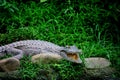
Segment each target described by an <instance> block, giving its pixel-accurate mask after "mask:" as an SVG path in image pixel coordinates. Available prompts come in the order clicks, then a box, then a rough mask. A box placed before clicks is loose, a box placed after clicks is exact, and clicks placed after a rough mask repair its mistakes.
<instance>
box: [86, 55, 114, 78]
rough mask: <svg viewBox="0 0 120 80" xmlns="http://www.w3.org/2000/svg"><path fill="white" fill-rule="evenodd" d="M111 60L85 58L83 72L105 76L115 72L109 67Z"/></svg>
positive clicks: (93, 75) (95, 75) (92, 75)
mask: <svg viewBox="0 0 120 80" xmlns="http://www.w3.org/2000/svg"><path fill="white" fill-rule="evenodd" d="M110 65H111V62H110V61H109V60H107V59H105V58H99V57H95V58H85V68H84V69H85V72H86V74H87V75H89V76H91V77H106V76H110V75H111V74H113V73H115V69H114V68H112V67H110Z"/></svg>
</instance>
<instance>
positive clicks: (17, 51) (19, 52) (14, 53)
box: [6, 48, 24, 59]
mask: <svg viewBox="0 0 120 80" xmlns="http://www.w3.org/2000/svg"><path fill="white" fill-rule="evenodd" d="M6 53H7V54H10V55H12V57H11V58H16V59H21V58H23V54H24V51H22V50H20V49H16V48H8V49H7V50H6Z"/></svg>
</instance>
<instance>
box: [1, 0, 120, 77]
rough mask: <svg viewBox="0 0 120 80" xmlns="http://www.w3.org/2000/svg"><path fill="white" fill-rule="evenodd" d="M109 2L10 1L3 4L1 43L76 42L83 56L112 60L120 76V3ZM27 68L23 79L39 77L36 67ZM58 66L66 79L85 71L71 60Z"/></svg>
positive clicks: (25, 67) (65, 43) (24, 69)
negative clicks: (21, 41) (33, 41)
mask: <svg viewBox="0 0 120 80" xmlns="http://www.w3.org/2000/svg"><path fill="white" fill-rule="evenodd" d="M3 1H4V0H3ZM108 2H109V1H108ZM108 2H107V1H106V2H101V1H99V0H96V1H93V0H91V1H89V0H85V1H77V0H74V1H72V0H66V1H64V2H62V0H54V1H53V0H48V1H47V2H45V3H39V2H35V1H28V2H25V3H23V2H19V4H18V2H17V1H14V0H13V1H8V2H7V4H5V5H2V6H1V7H0V11H2V12H1V13H0V24H1V25H0V45H4V44H7V43H10V42H14V41H18V40H26V39H39V40H46V41H50V42H53V43H55V44H58V45H61V46H65V45H76V46H78V48H81V49H82V50H83V53H84V54H83V55H82V56H80V57H81V58H82V59H84V58H86V57H104V58H107V59H109V60H110V61H111V62H112V66H113V67H115V68H116V69H117V71H118V74H117V76H118V77H119V76H120V73H119V72H120V69H119V66H120V59H119V57H120V55H119V53H120V45H119V44H120V43H119V42H120V39H119V36H120V35H119V31H118V29H119V27H118V26H119V17H120V14H119V7H120V6H119V5H118V4H117V2H109V3H108ZM23 62H24V61H23ZM28 65H29V66H28ZM63 65H64V66H65V67H64V68H63V67H62V66H63ZM46 66H47V65H46ZM54 66H56V65H54ZM23 67H24V68H21V70H22V71H23V75H24V76H23V78H26V77H31V78H33V77H35V74H36V73H37V70H36V66H35V67H34V65H32V64H31V63H28V62H26V63H25V65H23ZM56 68H58V71H59V73H60V74H61V76H62V78H69V79H70V78H71V77H72V78H76V76H78V75H79V74H81V73H82V71H81V73H79V72H78V71H79V70H78V71H77V70H76V69H79V68H80V69H81V67H80V66H79V67H78V66H72V65H71V64H70V63H68V62H63V63H61V64H57V66H56ZM29 72H30V73H29ZM66 73H69V74H70V75H68V74H66ZM76 73H77V74H76ZM30 75H32V76H30ZM65 76H66V77H65Z"/></svg>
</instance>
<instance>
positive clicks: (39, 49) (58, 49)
mask: <svg viewBox="0 0 120 80" xmlns="http://www.w3.org/2000/svg"><path fill="white" fill-rule="evenodd" d="M47 52H49V53H56V54H58V55H60V56H62V57H63V58H64V59H66V60H69V61H72V62H76V60H73V59H72V58H71V55H70V54H72V55H74V54H76V55H77V56H79V55H78V53H81V50H79V49H78V48H77V47H76V46H69V47H62V46H58V45H56V44H53V43H51V42H47V41H42V40H23V41H18V42H13V43H11V44H8V45H4V46H1V47H0V57H1V56H5V55H6V54H11V55H13V58H17V59H21V58H22V57H23V55H35V54H40V53H47ZM67 55H69V56H67ZM77 63H80V62H77Z"/></svg>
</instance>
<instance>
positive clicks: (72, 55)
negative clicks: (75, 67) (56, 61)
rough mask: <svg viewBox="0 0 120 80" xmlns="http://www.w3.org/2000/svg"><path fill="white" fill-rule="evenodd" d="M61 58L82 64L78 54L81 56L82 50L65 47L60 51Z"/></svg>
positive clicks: (74, 47)
mask: <svg viewBox="0 0 120 80" xmlns="http://www.w3.org/2000/svg"><path fill="white" fill-rule="evenodd" d="M61 54H62V55H61V56H63V58H65V59H67V60H69V61H72V62H75V63H82V60H81V59H80V57H79V54H82V50H81V49H78V48H77V47H76V46H66V47H64V49H63V50H61Z"/></svg>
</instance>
